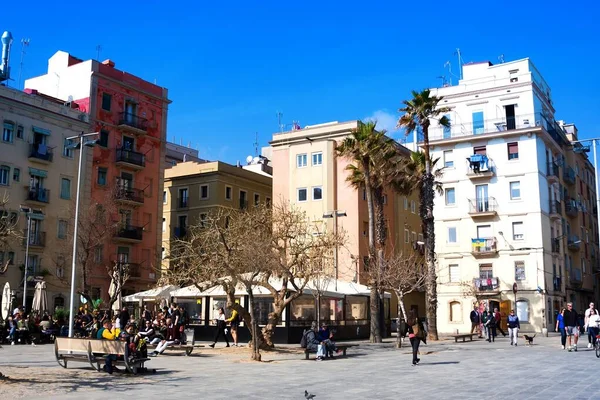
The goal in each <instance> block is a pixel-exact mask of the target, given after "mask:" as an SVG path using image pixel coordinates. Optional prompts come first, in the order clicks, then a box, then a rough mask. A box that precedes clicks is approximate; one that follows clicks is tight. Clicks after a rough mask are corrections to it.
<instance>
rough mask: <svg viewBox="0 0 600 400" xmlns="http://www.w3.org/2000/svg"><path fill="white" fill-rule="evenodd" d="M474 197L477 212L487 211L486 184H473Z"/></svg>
mask: <svg viewBox="0 0 600 400" xmlns="http://www.w3.org/2000/svg"><path fill="white" fill-rule="evenodd" d="M475 199H476V203H477V212H487V211H489V204H490V203H489V200H488V185H477V186H475Z"/></svg>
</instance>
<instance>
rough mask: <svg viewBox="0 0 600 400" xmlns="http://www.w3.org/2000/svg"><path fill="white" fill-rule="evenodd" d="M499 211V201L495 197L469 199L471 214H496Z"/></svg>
mask: <svg viewBox="0 0 600 400" xmlns="http://www.w3.org/2000/svg"><path fill="white" fill-rule="evenodd" d="M497 212H498V203H497V202H496V199H495V198H494V197H483V198H475V199H469V214H472V215H477V214H483V215H487V214H495V213H497Z"/></svg>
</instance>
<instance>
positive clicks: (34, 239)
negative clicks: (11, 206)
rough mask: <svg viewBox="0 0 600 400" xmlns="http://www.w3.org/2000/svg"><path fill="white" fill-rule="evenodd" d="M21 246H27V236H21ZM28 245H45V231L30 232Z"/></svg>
mask: <svg viewBox="0 0 600 400" xmlns="http://www.w3.org/2000/svg"><path fill="white" fill-rule="evenodd" d="M23 246H24V247H26V246H27V236H25V237H24V238H23ZM29 247H46V232H31V234H30V235H29Z"/></svg>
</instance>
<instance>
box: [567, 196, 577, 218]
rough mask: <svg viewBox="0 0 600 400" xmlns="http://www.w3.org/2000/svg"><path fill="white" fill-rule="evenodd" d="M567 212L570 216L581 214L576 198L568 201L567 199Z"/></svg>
mask: <svg viewBox="0 0 600 400" xmlns="http://www.w3.org/2000/svg"><path fill="white" fill-rule="evenodd" d="M565 213H566V214H567V215H568V216H569V217H577V216H578V215H579V207H578V206H577V201H576V200H573V199H567V201H565Z"/></svg>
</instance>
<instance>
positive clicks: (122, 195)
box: [114, 179, 144, 206]
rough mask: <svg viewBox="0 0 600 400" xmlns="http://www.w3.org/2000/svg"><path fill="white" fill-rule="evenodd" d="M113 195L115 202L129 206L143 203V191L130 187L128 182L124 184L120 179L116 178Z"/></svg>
mask: <svg viewBox="0 0 600 400" xmlns="http://www.w3.org/2000/svg"><path fill="white" fill-rule="evenodd" d="M114 196H115V201H116V202H117V203H121V204H128V205H131V206H139V205H142V204H144V191H143V190H142V189H134V188H132V187H130V185H129V184H125V183H124V182H123V181H122V180H121V179H117V183H116V185H115V193H114Z"/></svg>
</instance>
